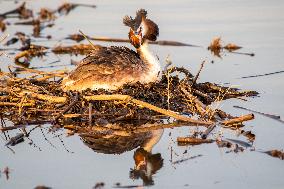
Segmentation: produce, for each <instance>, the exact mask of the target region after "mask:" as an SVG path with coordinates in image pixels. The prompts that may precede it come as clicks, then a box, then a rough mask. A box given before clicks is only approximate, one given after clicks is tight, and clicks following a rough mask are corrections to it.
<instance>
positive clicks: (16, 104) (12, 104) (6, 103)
mask: <svg viewBox="0 0 284 189" xmlns="http://www.w3.org/2000/svg"><path fill="white" fill-rule="evenodd" d="M34 105H35V104H34V103H32V102H27V103H22V104H19V103H14V102H0V106H18V107H26V106H34Z"/></svg>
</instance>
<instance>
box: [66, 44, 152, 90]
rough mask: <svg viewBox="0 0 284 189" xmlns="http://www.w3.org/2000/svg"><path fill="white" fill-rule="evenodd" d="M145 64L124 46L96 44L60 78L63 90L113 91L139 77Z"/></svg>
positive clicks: (144, 70)
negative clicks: (101, 45) (98, 45)
mask: <svg viewBox="0 0 284 189" xmlns="http://www.w3.org/2000/svg"><path fill="white" fill-rule="evenodd" d="M146 72H147V67H146V66H145V64H144V63H143V61H142V60H141V58H140V57H139V54H137V53H136V52H135V51H133V50H131V49H129V48H127V47H117V46H111V47H100V48H97V49H96V50H94V51H93V52H92V53H90V54H89V55H88V56H87V57H86V58H84V59H83V60H82V61H81V62H80V63H79V65H78V66H77V68H76V69H75V70H73V71H72V72H71V73H70V74H69V75H68V76H67V77H65V78H64V79H63V81H62V87H63V89H64V90H76V91H82V90H85V89H88V88H90V89H92V90H94V89H100V88H102V89H107V90H113V89H117V88H119V87H121V86H122V85H123V84H126V83H134V82H137V81H139V80H140V79H141V77H142V75H143V73H146Z"/></svg>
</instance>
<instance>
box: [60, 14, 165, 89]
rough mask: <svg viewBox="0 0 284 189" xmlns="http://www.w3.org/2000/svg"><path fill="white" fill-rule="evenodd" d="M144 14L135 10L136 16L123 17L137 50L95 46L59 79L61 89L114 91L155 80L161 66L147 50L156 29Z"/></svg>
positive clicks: (154, 38) (154, 37) (156, 31)
mask: <svg viewBox="0 0 284 189" xmlns="http://www.w3.org/2000/svg"><path fill="white" fill-rule="evenodd" d="M146 16H147V11H145V10H144V9H140V10H138V11H137V12H136V17H135V19H132V17H130V16H126V17H124V19H123V23H124V24H125V25H126V26H129V27H130V31H129V36H128V37H129V39H130V42H131V44H132V45H133V46H134V47H135V48H136V50H137V52H135V51H133V50H131V49H129V48H127V47H117V46H111V47H97V48H96V49H94V50H93V52H92V53H91V54H89V55H88V56H87V57H86V58H84V59H83V60H82V61H81V62H80V63H79V65H78V66H77V68H76V69H75V70H73V71H72V72H71V73H70V74H69V75H68V76H67V77H65V78H64V79H63V80H62V89H63V90H65V91H68V90H73V91H82V90H86V89H92V90H96V89H106V90H115V89H117V88H120V87H122V86H123V85H124V84H127V83H135V82H138V81H140V82H141V83H149V82H155V81H156V80H157V78H158V73H159V71H160V65H159V62H158V60H157V59H156V57H155V56H153V55H152V54H151V53H150V52H149V50H148V48H147V40H152V41H154V40H156V39H157V36H158V35H159V28H158V26H157V24H155V23H154V22H153V21H151V20H149V19H147V18H146Z"/></svg>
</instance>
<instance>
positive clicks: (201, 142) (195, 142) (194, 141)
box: [177, 137, 214, 145]
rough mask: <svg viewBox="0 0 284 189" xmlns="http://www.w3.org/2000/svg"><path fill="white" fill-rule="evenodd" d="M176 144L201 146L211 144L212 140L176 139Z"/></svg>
mask: <svg viewBox="0 0 284 189" xmlns="http://www.w3.org/2000/svg"><path fill="white" fill-rule="evenodd" d="M177 142H178V143H187V144H192V145H194V144H203V143H212V142H214V140H212V139H202V138H193V137H177Z"/></svg>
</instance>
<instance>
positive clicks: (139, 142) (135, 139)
mask: <svg viewBox="0 0 284 189" xmlns="http://www.w3.org/2000/svg"><path fill="white" fill-rule="evenodd" d="M148 125H149V126H152V125H154V124H148ZM123 126H125V125H119V124H111V125H109V127H112V128H114V127H115V128H118V127H123ZM130 126H131V127H137V126H135V125H129V124H128V125H127V126H125V127H130ZM140 126H142V127H145V124H143V125H140ZM162 135H163V129H158V130H150V131H145V132H138V133H135V132H133V133H131V132H129V131H125V132H122V133H120V134H119V135H118V134H114V133H111V132H103V133H99V132H97V131H94V130H93V129H91V130H89V131H84V132H82V133H79V136H80V137H81V139H82V141H83V142H84V144H86V146H88V147H89V148H91V149H92V150H94V151H95V152H98V153H104V154H121V153H124V152H126V151H131V150H134V149H136V150H135V151H134V154H133V159H134V163H135V165H134V168H133V169H130V178H132V179H139V178H141V179H142V180H143V185H153V184H154V181H153V177H152V176H153V175H154V174H155V173H157V171H158V170H160V169H161V168H162V167H163V158H162V156H161V154H160V153H156V154H152V149H153V147H154V146H155V145H156V144H157V143H158V142H159V140H160V138H161V137H162Z"/></svg>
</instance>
